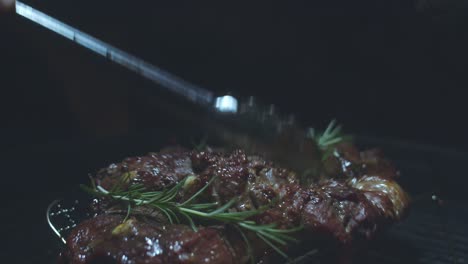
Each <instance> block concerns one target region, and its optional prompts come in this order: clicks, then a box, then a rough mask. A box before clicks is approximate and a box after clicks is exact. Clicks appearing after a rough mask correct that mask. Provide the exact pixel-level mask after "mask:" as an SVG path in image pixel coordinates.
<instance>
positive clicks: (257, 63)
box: [0, 0, 468, 149]
mask: <svg viewBox="0 0 468 264" xmlns="http://www.w3.org/2000/svg"><path fill="white" fill-rule="evenodd" d="M85 2H86V1H84V2H83V1H80V2H79V3H78V2H77V1H63V0H61V1H58V0H48V1H41V2H38V1H30V2H29V3H30V4H32V5H33V6H35V7H37V8H39V9H40V10H43V11H45V12H46V13H48V14H51V15H52V16H54V17H57V18H59V19H61V20H63V21H65V22H67V23H70V24H72V25H74V26H76V27H78V28H80V29H82V30H84V31H85V32H88V33H90V34H91V35H94V36H97V37H99V38H102V39H103V40H105V41H108V42H110V43H112V44H114V45H116V46H118V47H119V48H122V49H124V50H126V51H129V52H131V53H134V54H136V55H138V56H141V57H142V58H144V59H146V60H148V61H150V62H151V63H154V64H155V65H158V66H160V67H162V68H164V69H167V70H169V71H170V72H172V73H175V74H176V75H179V76H181V77H183V78H185V79H186V80H188V81H191V82H193V83H196V84H198V85H200V86H203V87H205V88H207V89H210V90H212V91H215V92H219V93H224V92H234V93H235V94H237V95H241V96H247V95H255V96H257V97H259V98H260V99H261V100H262V101H264V102H265V103H274V104H276V105H278V107H279V108H280V109H282V111H283V112H290V113H295V114H296V115H297V116H298V117H299V119H300V120H301V121H302V122H303V123H304V124H306V125H313V126H316V127H324V126H325V125H326V124H327V123H328V122H329V120H330V119H332V118H337V119H338V120H339V121H340V122H341V123H343V124H344V125H345V127H346V128H347V131H348V132H352V133H358V134H368V135H375V136H379V137H384V138H399V139H407V140H411V141H417V142H421V143H427V144H435V145H444V146H450V147H454V148H458V149H466V148H467V147H468V140H467V138H466V136H465V135H466V133H467V132H468V130H467V126H466V125H465V120H466V118H465V112H466V109H467V108H466V106H465V105H466V103H465V101H466V99H465V98H466V97H465V96H464V93H463V88H465V87H466V84H467V81H466V76H465V70H466V66H467V63H468V60H467V58H468V56H467V54H468V52H467V48H466V47H467V46H468V45H467V44H468V40H467V38H466V37H467V32H468V31H467V16H466V14H467V12H466V11H467V6H468V5H467V3H466V2H467V1H461V0H451V1H439V0H424V1H423V0H420V1H399V0H397V1H382V0H378V1H375V0H374V1H288V2H279V1H268V2H263V1H259V2H257V1H256V2H253V3H249V4H241V3H238V2H236V3H220V2H215V3H206V2H205V3H201V2H198V1H197V2H193V1H154V0H152V1H140V2H139V3H138V4H136V3H128V2H127V1H110V0H103V1H97V2H96V1H95V2H93V3H92V4H89V3H87V2H86V3H85ZM2 23H3V25H2V26H1V27H0V28H1V32H2V35H1V41H0V43H1V44H0V45H1V60H0V67H1V84H0V85H1V90H2V93H1V96H0V98H1V99H0V100H1V102H0V107H1V110H0V115H1V119H0V120H2V125H1V128H2V129H1V132H0V133H1V136H0V145H1V146H14V145H17V144H28V143H29V142H48V141H51V140H52V141H53V140H57V139H64V140H65V139H70V138H75V139H76V138H82V137H107V136H115V135H125V134H129V133H130V134H131V133H133V132H137V131H144V130H145V129H148V127H151V126H154V123H152V122H151V121H150V120H151V118H152V116H153V115H157V113H154V112H153V111H152V110H151V106H148V105H147V104H148V102H145V103H142V102H143V101H144V100H142V98H141V97H142V95H141V94H144V92H142V91H140V90H144V88H143V87H144V86H150V85H148V84H146V83H144V81H142V80H140V78H138V77H137V76H134V75H133V74H131V73H128V72H127V71H126V70H123V69H120V68H119V67H118V66H113V65H109V63H106V62H105V61H104V60H103V59H101V58H99V57H97V56H96V55H94V54H92V53H90V52H88V51H85V50H84V49H83V48H81V47H78V46H76V45H74V44H71V43H69V42H68V41H67V40H64V39H63V38H61V37H58V36H55V35H54V33H51V32H48V31H47V30H45V29H42V28H40V27H39V26H36V25H33V24H32V23H31V22H29V21H25V20H24V19H22V18H19V17H10V18H8V19H7V18H5V17H4V18H3V19H2ZM153 89H154V88H153Z"/></svg>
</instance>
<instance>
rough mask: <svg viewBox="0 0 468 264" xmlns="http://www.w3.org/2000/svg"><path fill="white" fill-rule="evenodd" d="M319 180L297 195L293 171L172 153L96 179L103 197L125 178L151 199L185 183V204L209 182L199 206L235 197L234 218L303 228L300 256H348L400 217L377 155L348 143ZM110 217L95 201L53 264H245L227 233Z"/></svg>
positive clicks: (258, 248)
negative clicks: (316, 252) (329, 252)
mask: <svg viewBox="0 0 468 264" xmlns="http://www.w3.org/2000/svg"><path fill="white" fill-rule="evenodd" d="M321 174H322V175H321V176H322V177H320V180H317V181H316V182H313V183H311V184H310V185H308V186H301V184H300V177H299V176H298V175H296V174H295V173H294V172H293V171H290V170H288V169H285V168H281V167H278V166H276V165H275V164H273V163H272V162H270V161H267V160H264V159H263V158H261V157H260V156H249V155H246V154H245V153H244V152H243V151H242V150H236V151H233V152H230V153H226V152H222V151H210V150H207V151H188V150H184V149H179V148H175V149H169V150H165V151H161V152H159V153H150V154H148V155H147V156H142V157H132V158H127V159H125V160H123V161H122V162H121V163H118V164H111V165H110V166H108V167H107V168H104V169H101V170H100V171H99V172H98V173H97V175H96V176H95V179H96V181H97V183H98V184H99V185H100V186H102V187H103V188H106V189H111V188H112V187H113V186H114V185H115V184H116V183H117V182H118V181H119V180H120V179H121V178H122V177H123V176H125V177H126V178H127V179H128V184H129V185H131V184H136V183H139V184H143V185H144V186H145V187H146V188H147V189H148V190H154V191H157V190H161V189H164V188H168V187H171V186H174V185H175V184H177V183H178V182H180V181H182V180H183V179H186V182H185V184H184V187H183V188H182V189H181V190H180V192H179V193H178V196H177V199H178V200H179V201H184V200H185V199H187V198H188V197H190V196H192V195H193V194H194V193H196V192H197V191H198V190H200V189H201V188H202V187H203V186H205V185H206V184H207V183H208V181H209V180H210V179H212V178H213V177H216V178H215V180H214V182H213V184H211V185H210V187H209V189H208V190H207V191H206V192H204V193H203V195H202V196H200V197H199V198H198V199H199V200H200V202H204V203H206V202H219V203H220V204H224V203H226V202H228V201H230V200H232V199H233V198H235V197H237V198H238V199H237V203H236V204H235V207H234V208H233V210H237V211H245V210H253V209H257V208H261V207H264V206H270V207H269V209H268V210H266V211H263V212H262V213H260V214H258V215H255V216H253V217H252V220H253V221H255V222H257V223H259V224H271V223H275V224H276V225H277V228H280V229H288V228H293V227H297V226H299V225H302V226H303V227H304V231H302V232H300V233H299V234H296V236H297V238H298V239H300V240H301V241H303V242H304V244H307V246H308V247H320V244H322V242H320V243H317V241H326V243H329V244H332V245H334V246H336V247H337V248H340V249H349V248H352V247H353V245H354V244H357V243H361V241H366V240H369V239H372V237H373V236H374V235H375V234H376V233H377V232H378V231H379V230H382V229H384V228H385V227H386V226H388V225H389V224H391V223H393V222H396V221H399V220H400V219H401V218H402V217H403V216H404V215H405V214H406V212H407V209H408V205H409V198H408V196H407V194H406V193H405V192H404V191H403V190H402V188H401V187H400V186H399V185H398V183H397V182H396V179H397V177H398V176H399V174H398V171H397V170H395V168H394V167H393V166H392V165H391V163H390V162H389V161H388V160H386V159H385V158H384V157H383V156H382V154H381V153H380V152H379V151H376V150H370V151H364V152H359V151H358V150H357V149H356V148H355V147H354V146H353V145H350V144H347V143H342V144H339V145H336V146H335V151H334V153H333V155H331V156H330V157H328V158H327V160H325V161H324V162H323V168H322V170H321ZM118 207H119V205H116V204H113V203H112V202H111V201H107V200H106V199H100V200H99V201H98V203H96V204H95V205H94V208H95V210H96V213H97V216H96V217H94V218H92V219H89V220H87V221H84V222H83V223H81V224H80V225H78V226H77V227H76V228H75V229H74V230H73V232H72V233H71V234H70V235H69V237H68V239H67V248H66V250H65V251H64V252H63V254H62V257H61V261H62V263H68V264H90V263H120V264H130V263H135V264H140V263H148V264H152V263H247V262H248V261H249V258H248V253H247V251H248V247H247V245H246V242H245V240H244V239H243V238H242V237H241V236H240V234H239V232H236V230H233V227H230V226H229V225H212V226H207V227H202V228H200V229H199V230H198V231H197V232H195V231H193V230H191V229H190V228H189V227H188V226H185V225H180V224H178V225H172V224H169V223H168V222H167V221H166V220H165V219H164V217H162V216H161V214H158V213H157V212H154V210H153V211H150V210H147V209H145V208H144V206H142V208H138V209H136V210H135V212H138V213H135V214H133V215H131V216H130V218H128V219H126V220H125V221H124V217H125V210H120V214H119V213H118V212H119V210H116V208H117V209H118ZM121 209H122V208H121ZM112 212H113V213H112ZM115 212H117V214H116V213H115ZM248 237H249V240H251V241H252V243H250V244H252V245H253V253H254V255H255V258H256V260H257V261H258V262H260V263H277V262H278V261H279V262H283V260H281V258H278V256H277V255H276V254H275V251H274V250H272V249H271V248H269V247H268V246H267V245H266V244H265V243H263V242H262V241H261V240H259V239H258V238H256V237H255V236H254V235H252V234H248ZM289 247H290V248H289V249H288V248H287V247H285V248H284V250H286V251H287V252H294V251H295V248H294V245H293V244H292V245H289ZM296 251H297V250H296ZM343 252H344V251H343Z"/></svg>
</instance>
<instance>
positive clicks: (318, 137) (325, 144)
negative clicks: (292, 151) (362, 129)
mask: <svg viewBox="0 0 468 264" xmlns="http://www.w3.org/2000/svg"><path fill="white" fill-rule="evenodd" d="M341 129H342V126H341V125H337V124H336V120H335V119H333V120H332V121H331V122H330V124H328V126H327V128H326V129H325V131H323V132H322V133H319V132H317V131H315V129H313V128H310V129H309V131H308V134H307V136H308V137H309V138H312V139H313V140H315V142H316V143H317V145H318V147H319V148H320V149H321V150H322V160H325V159H326V158H327V157H329V156H330V155H331V153H332V152H333V148H331V146H332V145H334V144H336V143H339V142H342V141H346V140H351V137H350V136H349V135H343V134H342V131H341Z"/></svg>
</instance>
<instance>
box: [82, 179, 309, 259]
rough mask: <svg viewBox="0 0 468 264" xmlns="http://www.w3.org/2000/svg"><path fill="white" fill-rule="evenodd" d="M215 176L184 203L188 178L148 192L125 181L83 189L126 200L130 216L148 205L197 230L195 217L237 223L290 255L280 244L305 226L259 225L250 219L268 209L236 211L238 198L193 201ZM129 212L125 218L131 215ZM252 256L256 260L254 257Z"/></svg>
mask: <svg viewBox="0 0 468 264" xmlns="http://www.w3.org/2000/svg"><path fill="white" fill-rule="evenodd" d="M215 179H216V177H213V178H211V180H210V181H209V182H208V183H207V184H206V185H205V186H204V187H203V188H201V189H200V190H199V191H198V192H196V193H195V194H194V195H192V196H191V197H190V198H188V199H187V200H185V201H183V202H178V201H176V199H175V198H176V197H177V194H178V193H179V191H180V189H181V188H182V187H183V186H184V184H185V180H186V179H184V180H182V181H180V182H179V183H178V184H176V185H175V186H173V187H172V188H168V189H163V190H162V191H147V190H146V189H145V187H144V186H142V185H141V184H133V185H130V186H129V187H127V188H126V189H124V188H123V184H122V183H117V184H116V186H117V187H116V186H114V188H112V190H111V191H108V190H106V189H104V188H103V187H102V186H99V185H98V186H96V185H95V184H94V183H92V187H88V186H82V188H83V189H84V190H85V191H87V192H89V193H91V194H92V195H95V196H101V197H107V198H111V199H113V200H116V201H121V202H124V203H126V204H127V206H128V210H129V211H128V215H129V214H130V210H131V206H132V205H134V206H148V207H152V208H154V209H157V210H158V211H160V212H161V213H162V214H164V215H165V216H166V218H167V219H168V221H169V222H170V223H180V222H181V221H180V217H183V218H185V219H186V220H187V222H188V224H189V225H190V226H191V228H192V229H193V230H194V231H197V230H198V229H197V225H196V222H195V220H194V218H198V219H201V220H206V221H215V222H220V223H223V224H230V225H234V226H235V227H236V228H239V229H243V230H246V231H250V232H253V233H255V234H256V236H257V237H259V238H260V239H262V240H263V241H264V242H265V243H266V244H267V245H269V246H270V247H271V248H273V249H274V250H275V251H276V252H277V253H278V254H280V255H281V256H283V257H285V258H288V256H287V255H286V253H285V252H283V251H282V250H281V249H280V247H281V246H285V245H287V244H288V243H289V242H297V240H296V239H295V238H294V237H292V236H290V234H291V233H294V232H297V231H299V230H300V229H301V228H302V227H297V228H292V229H278V228H276V225H275V224H268V225H259V224H257V223H256V222H254V221H252V220H249V218H251V217H252V216H255V215H258V214H259V213H261V212H263V211H264V210H265V209H264V208H261V209H258V210H250V211H240V212H239V211H234V210H232V207H233V206H234V205H235V204H236V202H237V200H236V199H233V200H231V201H229V202H227V203H226V204H224V205H221V206H219V204H218V203H194V201H195V200H196V198H197V197H199V196H200V195H201V194H202V193H203V192H204V191H205V190H206V189H207V188H208V186H210V184H211V183H212V182H213V181H214V180H215ZM128 215H127V217H126V218H128ZM242 236H243V238H244V239H245V238H246V237H245V235H244V234H243V233H242ZM248 247H249V249H248V251H249V252H251V249H250V243H249V244H248ZM250 257H251V258H252V259H253V256H250Z"/></svg>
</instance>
